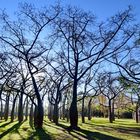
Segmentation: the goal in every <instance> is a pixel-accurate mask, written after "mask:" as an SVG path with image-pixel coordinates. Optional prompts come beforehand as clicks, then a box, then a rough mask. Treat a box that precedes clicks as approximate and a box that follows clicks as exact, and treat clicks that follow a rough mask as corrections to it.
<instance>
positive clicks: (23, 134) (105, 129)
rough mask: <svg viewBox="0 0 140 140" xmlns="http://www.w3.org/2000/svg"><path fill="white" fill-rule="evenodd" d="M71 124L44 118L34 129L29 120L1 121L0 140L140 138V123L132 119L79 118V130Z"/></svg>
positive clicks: (110, 139) (124, 139) (136, 139)
mask: <svg viewBox="0 0 140 140" xmlns="http://www.w3.org/2000/svg"><path fill="white" fill-rule="evenodd" d="M67 126H69V124H68V123H67V122H65V121H64V120H63V121H62V120H60V124H59V126H56V125H55V124H53V123H51V122H49V121H48V120H47V119H46V120H44V126H43V129H41V130H35V129H32V128H31V127H30V125H29V122H28V121H25V122H23V123H21V124H18V122H17V121H15V122H13V123H10V122H9V121H7V122H4V121H1V122H0V140H87V139H88V140H140V124H136V123H135V121H134V120H131V119H119V120H118V119H116V121H115V122H114V123H113V124H110V123H109V122H108V119H105V118H93V119H92V120H91V121H88V120H86V123H85V124H82V123H81V120H79V126H80V128H81V129H80V130H79V131H71V132H69V131H68V130H67Z"/></svg>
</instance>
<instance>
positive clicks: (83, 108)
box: [82, 97, 85, 123]
mask: <svg viewBox="0 0 140 140" xmlns="http://www.w3.org/2000/svg"><path fill="white" fill-rule="evenodd" d="M84 103H85V98H84V97H83V99H82V123H85V105H84Z"/></svg>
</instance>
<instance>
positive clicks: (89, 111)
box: [88, 98, 92, 120]
mask: <svg viewBox="0 0 140 140" xmlns="http://www.w3.org/2000/svg"><path fill="white" fill-rule="evenodd" d="M91 102H92V98H90V100H89V102H88V120H91Z"/></svg>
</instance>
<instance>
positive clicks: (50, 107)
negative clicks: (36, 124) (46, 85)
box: [48, 103, 53, 121]
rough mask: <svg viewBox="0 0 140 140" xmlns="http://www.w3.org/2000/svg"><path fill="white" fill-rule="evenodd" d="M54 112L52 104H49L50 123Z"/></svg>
mask: <svg viewBox="0 0 140 140" xmlns="http://www.w3.org/2000/svg"><path fill="white" fill-rule="evenodd" d="M52 111H53V109H52V104H51V103H49V106H48V119H49V120H50V121H52Z"/></svg>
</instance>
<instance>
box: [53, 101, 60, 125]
mask: <svg viewBox="0 0 140 140" xmlns="http://www.w3.org/2000/svg"><path fill="white" fill-rule="evenodd" d="M58 116H59V115H58V103H57V102H56V103H55V105H54V110H53V122H54V123H55V124H56V125H58Z"/></svg>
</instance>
